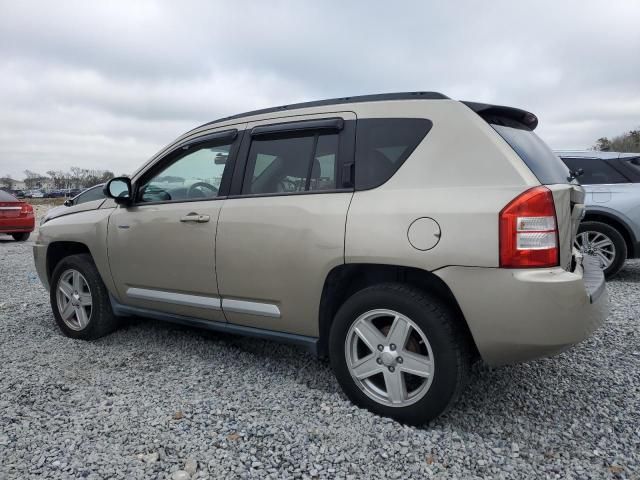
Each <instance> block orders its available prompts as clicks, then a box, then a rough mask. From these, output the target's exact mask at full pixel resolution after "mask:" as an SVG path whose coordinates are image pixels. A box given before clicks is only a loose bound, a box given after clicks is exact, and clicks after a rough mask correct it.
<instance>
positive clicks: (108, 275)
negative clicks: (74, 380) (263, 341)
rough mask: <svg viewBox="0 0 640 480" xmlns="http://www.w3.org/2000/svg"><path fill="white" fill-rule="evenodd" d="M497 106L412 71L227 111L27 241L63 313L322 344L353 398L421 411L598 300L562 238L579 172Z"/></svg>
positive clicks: (79, 326) (572, 231)
mask: <svg viewBox="0 0 640 480" xmlns="http://www.w3.org/2000/svg"><path fill="white" fill-rule="evenodd" d="M537 122H538V121H537V118H536V117H535V116H534V115H532V114H531V113H528V112H525V111H522V110H519V109H515V108H508V107H501V106H495V105H486V104H477V103H470V102H458V101H455V100H451V99H449V98H447V97H445V96H444V95H441V94H438V93H429V92H419V93H406V94H386V95H372V96H363V97H351V98H340V99H334V100H325V101H319V102H311V103H304V104H298V105H289V106H285V107H278V108H272V109H267V110H260V111H255V112H251V113H246V114H242V115H236V116H233V117H228V118H223V119H221V120H217V121H215V122H211V123H208V124H205V125H202V126H201V127H198V128H196V129H194V130H192V131H190V132H188V133H186V134H185V135H183V136H181V137H180V138H178V139H177V140H176V141H175V142H173V143H172V144H170V145H169V146H168V147H166V148H164V149H163V150H162V151H161V152H159V153H158V154H157V155H156V156H154V157H153V158H152V159H151V160H149V161H148V162H147V163H145V164H144V165H143V166H142V168H140V169H139V170H138V171H137V172H136V173H135V174H134V175H132V177H131V178H130V179H129V178H125V177H122V178H116V179H113V180H111V181H110V182H109V183H108V184H107V185H106V186H105V193H106V194H107V197H109V198H108V199H107V200H105V201H103V202H102V201H101V202H96V204H95V205H93V206H92V207H93V209H89V210H87V209H83V210H82V211H75V213H73V212H70V213H69V214H63V215H61V216H59V217H56V218H53V219H51V220H49V221H48V222H47V223H46V224H45V225H43V226H42V228H41V229H40V233H39V236H38V239H37V242H36V245H35V247H34V256H35V263H36V266H37V269H38V272H39V275H40V278H41V280H42V282H43V283H44V284H45V285H48V286H50V292H51V306H52V308H53V312H54V315H55V319H56V322H57V323H58V325H59V327H60V328H61V329H62V331H63V332H64V333H65V334H66V335H68V336H70V337H73V338H81V339H94V338H97V337H100V336H102V335H104V334H106V333H108V332H110V331H112V330H113V329H114V328H115V327H116V326H117V323H118V318H122V317H126V316H127V315H139V316H146V317H152V318H156V319H161V320H168V321H172V322H179V323H183V324H188V325H195V326H199V327H204V328H207V329H212V330H221V331H226V332H232V333H238V334H242V335H251V336H255V337H261V338H267V339H273V340H278V341H284V342H290V343H293V344H297V345H301V346H304V347H306V348H308V349H309V350H311V351H313V352H314V353H316V354H318V355H320V356H328V357H329V359H330V361H331V365H332V367H333V370H334V371H335V374H336V377H337V379H338V381H339V383H340V385H341V386H342V388H343V389H344V391H345V392H346V394H347V395H348V397H349V398H350V399H351V400H352V401H353V402H355V403H356V404H358V405H361V406H364V407H366V408H369V409H370V410H372V411H374V412H377V413H379V414H382V415H388V416H391V417H394V418H397V419H399V420H401V421H403V422H407V423H412V424H420V423H424V422H425V421H427V420H429V419H432V418H434V417H436V416H437V415H439V414H440V413H441V412H443V411H444V410H445V409H446V408H447V406H448V405H450V404H451V403H452V402H453V401H454V400H455V399H456V397H457V396H458V395H459V393H460V392H461V390H462V388H463V386H464V384H465V379H466V376H467V373H468V370H469V366H470V364H471V362H472V361H473V360H474V359H477V358H481V359H482V360H484V361H485V362H486V363H488V364H490V365H499V364H505V363H512V362H519V361H523V360H529V359H533V358H536V357H541V356H546V355H551V354H554V353H557V352H560V351H562V350H564V349H566V348H567V347H569V346H570V345H572V344H575V343H577V342H579V341H581V340H583V339H584V338H586V337H587V336H588V335H589V334H590V333H591V332H593V331H594V330H595V329H596V328H597V327H598V326H599V325H600V324H601V323H602V322H603V320H604V319H605V316H606V311H607V294H606V290H605V287H604V279H603V275H602V272H601V271H600V269H599V266H598V265H597V263H596V264H594V263H591V262H590V261H588V260H587V259H583V258H582V257H581V256H580V254H579V253H578V252H577V250H575V249H572V245H573V240H574V238H575V235H576V230H577V228H578V224H579V222H580V219H581V218H582V216H583V215H584V204H583V201H584V191H583V189H582V188H581V187H580V186H579V185H578V184H577V182H575V180H574V179H573V178H572V176H571V174H570V172H569V171H568V170H567V168H566V167H565V166H564V165H563V163H562V162H561V161H560V160H559V159H558V158H557V157H556V156H555V155H554V154H553V153H552V152H551V151H550V150H549V149H548V148H547V146H546V145H545V144H544V143H543V142H542V141H541V140H540V139H539V138H538V137H537V136H536V135H535V134H534V133H533V129H534V128H535V127H536V125H537Z"/></svg>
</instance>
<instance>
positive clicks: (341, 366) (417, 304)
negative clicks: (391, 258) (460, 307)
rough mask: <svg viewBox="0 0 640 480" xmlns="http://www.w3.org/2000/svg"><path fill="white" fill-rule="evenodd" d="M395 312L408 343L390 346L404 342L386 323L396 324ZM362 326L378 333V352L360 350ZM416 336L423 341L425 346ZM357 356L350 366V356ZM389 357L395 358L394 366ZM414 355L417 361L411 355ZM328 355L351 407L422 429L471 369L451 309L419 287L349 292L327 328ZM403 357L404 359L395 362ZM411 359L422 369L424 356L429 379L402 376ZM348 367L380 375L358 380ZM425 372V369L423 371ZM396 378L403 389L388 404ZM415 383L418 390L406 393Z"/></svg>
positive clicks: (387, 286) (465, 342) (454, 394)
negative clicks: (379, 337)
mask: <svg viewBox="0 0 640 480" xmlns="http://www.w3.org/2000/svg"><path fill="white" fill-rule="evenodd" d="M376 312H377V313H376ZM390 312H391V313H390ZM396 313H398V314H400V315H401V317H400V319H404V324H409V323H410V324H411V325H410V327H409V330H408V331H409V332H410V333H409V335H408V341H406V342H405V344H404V345H403V346H398V345H395V348H394V345H393V344H392V339H393V338H394V337H395V338H396V339H399V338H404V337H403V336H402V335H400V336H397V337H396V334H395V333H393V332H394V331H396V332H397V330H398V329H395V327H391V328H389V326H388V325H386V324H389V323H391V324H392V325H395V323H394V322H396V321H397V322H400V320H398V319H394V320H392V319H393V318H394V317H393V315H395V314H396ZM375 315H379V316H378V317H375ZM368 318H372V319H373V322H374V323H370V320H368ZM367 322H369V323H367ZM367 325H373V326H374V327H376V329H377V331H378V333H380V334H382V335H383V339H384V340H383V341H381V344H383V348H384V350H383V351H379V350H378V348H379V347H375V346H374V348H369V347H366V342H365V341H364V340H362V337H361V336H360V335H361V333H358V332H360V331H363V332H364V331H367ZM398 325H402V323H401V322H400V323H398ZM356 330H357V331H358V332H356ZM374 333H375V332H374ZM376 335H377V334H376ZM420 335H423V337H420ZM421 338H422V339H423V340H424V339H425V338H426V342H425V341H421V340H420V339H421ZM369 343H371V342H369ZM370 352H371V353H370ZM360 354H361V357H360V358H358V359H357V361H356V362H354V361H353V359H354V357H358V356H360ZM394 354H396V355H397V357H396V358H395V362H394V361H393V359H392V356H393V355H394ZM416 354H417V355H418V357H415V356H414V355H416ZM329 355H330V360H331V366H332V368H333V371H334V373H335V376H336V378H337V380H338V383H339V384H340V386H341V387H342V389H343V390H344V392H345V394H346V395H347V397H349V399H350V400H351V401H352V402H353V403H355V404H356V405H358V406H360V407H364V408H366V409H368V410H370V411H372V412H374V413H377V414H379V415H383V416H387V417H392V418H395V419H396V420H398V421H400V422H402V423H406V424H410V425H423V424H425V423H426V422H428V421H430V420H432V419H434V418H436V417H437V416H439V415H440V414H442V413H443V412H444V411H446V410H447V408H448V407H449V406H451V405H452V404H453V403H454V402H455V401H456V400H457V399H458V397H459V396H460V394H461V392H462V390H463V388H464V387H465V385H466V383H467V377H468V374H469V369H470V365H471V351H470V348H469V339H467V338H466V335H465V334H464V333H463V331H462V329H461V328H459V324H458V323H457V322H456V318H455V315H454V314H453V313H452V311H451V309H450V308H448V307H447V306H446V305H445V304H443V303H442V302H440V301H438V300H437V299H435V298H433V297H431V296H430V295H428V294H427V293H425V292H423V291H421V290H419V289H416V288H413V287H411V286H408V285H403V284H396V283H388V284H380V285H376V286H372V287H368V288H366V289H364V290H361V291H359V292H357V293H355V294H354V295H353V296H351V297H350V298H349V299H348V300H347V301H346V302H345V303H344V304H343V305H342V306H341V307H340V309H339V310H338V312H337V314H336V316H335V319H334V321H333V324H332V325H331V332H330V336H329ZM371 355H373V356H372V357H371ZM385 355H386V357H385ZM403 355H405V359H404V360H402V363H400V362H401V359H402V356H403ZM375 357H377V358H375ZM399 358H400V360H399ZM412 358H413V359H414V360H411V363H410V362H409V360H410V359H412ZM415 358H419V359H420V361H421V362H422V363H421V364H420V365H428V364H429V362H424V360H425V358H430V360H431V375H427V376H422V375H421V376H414V375H410V374H408V373H407V372H406V369H407V368H412V366H413V365H418V364H417V363H415ZM365 359H369V360H365ZM371 359H373V360H374V361H375V364H374V361H372V360H371ZM358 362H361V363H358ZM380 362H382V363H380ZM350 364H351V365H362V368H365V369H370V370H367V371H366V373H363V375H365V376H366V375H369V374H370V372H371V371H375V369H376V368H380V369H381V370H382V372H381V373H376V374H375V375H372V376H369V377H367V378H365V379H364V381H359V380H357V379H356V378H355V377H354V375H352V369H351V368H350V366H349V365H350ZM376 364H377V366H376ZM425 369H426V370H425V371H427V370H429V367H428V366H427V367H425ZM398 374H399V375H400V377H401V378H402V379H403V380H402V381H400V383H395V384H396V385H402V386H404V391H402V390H403V387H402V386H401V387H400V390H398V391H400V392H401V393H402V395H400V396H399V397H397V398H400V400H398V401H397V402H394V399H393V398H390V395H389V392H390V389H389V387H388V385H389V384H388V383H387V381H389V382H397V380H392V379H393V378H397V377H394V375H398ZM388 379H389V380H388ZM383 382H384V383H383ZM418 384H420V385H422V386H420V387H416V389H415V390H414V391H413V392H411V388H413V386H415V385H418ZM383 387H384V388H383ZM410 387H411V388H410ZM382 390H386V393H385V394H384V395H386V398H384V395H383V394H381V393H380V392H381V391H382ZM411 395H413V397H411ZM393 403H395V405H394V404H393Z"/></svg>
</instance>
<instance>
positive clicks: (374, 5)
mask: <svg viewBox="0 0 640 480" xmlns="http://www.w3.org/2000/svg"><path fill="white" fill-rule="evenodd" d="M638 18H640V4H638V3H637V2H600V1H592V2H577V1H569V2H550V1H542V2H536V3H534V4H522V3H519V2H506V1H495V2H474V1H464V2H455V3H453V2H452V3H445V2H435V1H432V2H408V3H405V2H402V3H397V2H329V1H327V2H316V3H308V2H285V1H282V2H260V3H257V2H242V1H240V2H206V1H201V2H196V1H193V2H191V1H187V2H168V1H167V2H155V1H140V2H126V1H113V2H81V1H76V2H74V1H63V2H55V3H49V4H48V3H44V4H43V3H34V2H23V1H21V2H3V3H2V4H1V5H0V105H2V108H1V109H0V175H3V174H4V173H11V174H12V175H13V176H14V177H18V178H20V177H22V171H23V170H24V169H26V168H28V169H31V170H35V171H46V170H50V169H52V168H55V169H65V168H69V167H70V166H72V165H78V166H85V167H87V168H109V169H111V170H114V171H116V172H117V173H120V172H130V171H133V170H134V169H135V167H136V166H138V165H140V164H141V163H142V162H143V161H144V160H145V159H147V158H148V157H150V156H151V155H152V154H153V153H155V152H156V151H157V150H159V149H160V148H161V147H162V146H163V145H164V144H166V143H168V142H170V141H171V140H172V139H173V138H175V137H177V136H178V135H179V134H180V133H182V132H184V131H186V130H189V129H191V128H193V127H194V126H196V125H199V124H201V123H204V122H207V121H210V120H213V119H215V118H219V117H222V116H226V115H229V114H233V113H238V112H242V111H246V110H252V109H256V108H262V107H267V106H274V105H280V104H286V103H293V102H297V101H304V100H314V99H321V98H328V97H335V96H345V95H357V94H366V93H379V92H389V91H406V90H435V91H441V92H442V93H445V94H446V95H449V96H450V97H452V98H461V99H465V100H476V101H485V102H494V103H500V104H506V105H513V106H518V107H521V108H525V109H528V110H530V111H532V112H534V113H536V114H537V115H538V117H539V118H540V127H539V134H540V135H541V136H542V137H543V138H544V139H545V140H547V142H548V143H550V144H551V145H552V146H553V147H556V148H562V147H578V148H584V147H588V146H590V145H592V144H593V143H594V142H595V140H596V139H597V138H599V137H601V136H612V135H616V134H618V133H621V132H623V131H625V130H628V129H630V128H634V127H636V126H638V125H640V81H638V74H639V73H640V55H637V52H638V51H639V50H640V48H639V47H640V29H639V28H637V19H638Z"/></svg>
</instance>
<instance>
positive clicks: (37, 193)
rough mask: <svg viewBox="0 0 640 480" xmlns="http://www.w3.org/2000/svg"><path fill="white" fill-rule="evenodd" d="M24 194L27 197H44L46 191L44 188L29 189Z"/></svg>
mask: <svg viewBox="0 0 640 480" xmlns="http://www.w3.org/2000/svg"><path fill="white" fill-rule="evenodd" d="M24 196H25V197H26V198H44V197H45V193H44V192H43V191H42V190H27V191H26V192H25V194H24Z"/></svg>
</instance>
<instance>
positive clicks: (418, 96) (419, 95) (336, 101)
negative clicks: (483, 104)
mask: <svg viewBox="0 0 640 480" xmlns="http://www.w3.org/2000/svg"><path fill="white" fill-rule="evenodd" d="M448 99H449V97H447V96H446V95H443V94H441V93H438V92H398V93H379V94H374V95H356V96H353V97H339V98H329V99H327V100H316V101H313V102H303V103H293V104H291V105H281V106H279V107H271V108H263V109H261V110H253V111H251V112H245V113H239V114H237V115H231V116H230V117H224V118H219V119H217V120H214V121H212V122H207V123H205V124H203V125H200V126H199V127H196V128H194V129H193V130H197V129H198V128H202V127H204V126H207V125H212V124H214V123H221V122H226V121H228V120H235V119H237V118H244V117H251V116H253V115H261V114H264V113H274V112H283V111H288V110H298V109H300V108H311V107H323V106H325V105H344V104H349V103H363V102H384V101H388V100H448ZM193 130H192V131H193Z"/></svg>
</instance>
